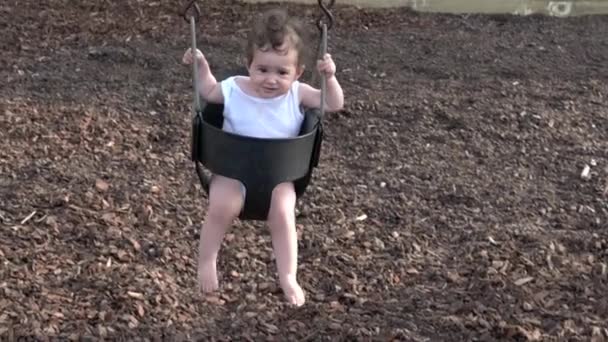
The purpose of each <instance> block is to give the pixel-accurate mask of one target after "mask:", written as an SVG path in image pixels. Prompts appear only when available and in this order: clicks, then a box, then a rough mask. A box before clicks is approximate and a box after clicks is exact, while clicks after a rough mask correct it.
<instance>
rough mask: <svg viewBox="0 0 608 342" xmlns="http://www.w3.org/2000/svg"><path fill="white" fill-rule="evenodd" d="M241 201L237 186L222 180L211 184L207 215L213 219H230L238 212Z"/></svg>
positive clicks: (241, 197) (240, 207)
mask: <svg viewBox="0 0 608 342" xmlns="http://www.w3.org/2000/svg"><path fill="white" fill-rule="evenodd" d="M243 202H244V201H243V194H242V192H241V191H240V188H239V187H238V186H234V184H230V183H224V182H222V183H216V184H213V188H212V191H211V193H210V196H209V208H208V212H207V215H208V217H209V218H212V219H215V220H222V221H232V220H234V219H235V218H236V217H237V216H238V215H239V214H240V212H241V209H242V207H243Z"/></svg>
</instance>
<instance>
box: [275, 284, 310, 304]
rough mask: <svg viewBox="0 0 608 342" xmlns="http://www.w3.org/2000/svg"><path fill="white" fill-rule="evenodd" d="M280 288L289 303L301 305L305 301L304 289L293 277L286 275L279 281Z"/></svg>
mask: <svg viewBox="0 0 608 342" xmlns="http://www.w3.org/2000/svg"><path fill="white" fill-rule="evenodd" d="M281 288H282V289H283V293H284V294H285V298H286V299H287V302H288V303H289V304H291V305H295V306H302V305H304V302H305V301H306V299H305V297H304V291H302V288H301V287H300V285H299V284H298V282H297V281H296V279H295V277H286V278H285V279H283V280H282V281H281Z"/></svg>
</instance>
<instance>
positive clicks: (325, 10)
mask: <svg viewBox="0 0 608 342" xmlns="http://www.w3.org/2000/svg"><path fill="white" fill-rule="evenodd" d="M335 2H336V0H329V4H327V5H326V4H325V1H324V0H319V7H321V11H323V13H324V14H325V16H326V17H327V20H328V23H327V29H328V30H329V29H331V27H332V26H333V24H334V16H333V14H331V11H330V10H331V8H332V7H333V6H334V3H335ZM323 25H324V23H323V16H321V17H319V20H318V21H317V27H318V28H319V30H320V31H322V30H323Z"/></svg>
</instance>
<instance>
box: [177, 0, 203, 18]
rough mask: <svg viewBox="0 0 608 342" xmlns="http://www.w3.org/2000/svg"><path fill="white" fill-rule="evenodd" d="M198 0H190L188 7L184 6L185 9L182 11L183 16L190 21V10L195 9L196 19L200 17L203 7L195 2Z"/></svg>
mask: <svg viewBox="0 0 608 342" xmlns="http://www.w3.org/2000/svg"><path fill="white" fill-rule="evenodd" d="M195 2H196V0H190V2H189V3H188V4H187V5H186V7H184V9H183V11H182V12H181V15H182V17H183V18H184V20H185V21H186V22H187V23H189V22H190V19H189V18H188V11H190V10H193V11H194V15H193V17H194V19H195V20H196V21H198V19H199V18H200V16H201V9H200V7H198V4H196V3H195Z"/></svg>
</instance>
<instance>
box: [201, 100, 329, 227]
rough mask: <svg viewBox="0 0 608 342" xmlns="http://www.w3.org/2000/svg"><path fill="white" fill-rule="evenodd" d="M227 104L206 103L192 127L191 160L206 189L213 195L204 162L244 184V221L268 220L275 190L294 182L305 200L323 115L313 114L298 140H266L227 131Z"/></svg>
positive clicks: (308, 115) (308, 114) (309, 113)
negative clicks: (280, 185) (281, 185)
mask: <svg viewBox="0 0 608 342" xmlns="http://www.w3.org/2000/svg"><path fill="white" fill-rule="evenodd" d="M223 110H224V106H223V105H222V104H211V103H208V104H206V105H205V106H204V107H203V109H202V111H200V112H197V113H196V114H195V116H194V120H193V123H192V160H193V161H194V162H195V165H196V167H197V173H198V176H199V179H200V181H201V185H202V186H203V189H204V190H205V192H206V193H207V194H209V178H208V177H206V176H205V175H204V173H203V172H202V170H201V169H200V166H199V163H200V164H202V165H204V166H205V167H206V168H207V169H208V170H209V171H210V172H211V173H213V174H218V175H222V176H225V177H230V178H234V179H237V180H239V181H241V182H242V183H243V184H244V186H245V188H246V196H245V204H244V206H243V209H242V211H241V214H240V215H239V218H240V219H242V220H266V219H267V217H268V212H269V210H270V201H271V197H272V190H273V189H274V187H275V186H276V185H278V184H280V183H283V182H289V181H291V182H293V183H294V187H295V191H296V196H297V197H298V198H299V197H301V196H302V195H303V194H304V192H305V190H306V187H307V186H308V183H309V182H310V179H311V175H312V170H313V168H315V167H316V166H317V165H318V162H319V154H320V150H321V142H322V140H323V127H322V124H321V119H320V116H319V112H318V111H316V110H308V111H306V112H305V119H304V122H303V124H302V128H301V130H300V134H299V136H297V137H295V138H286V139H262V138H254V137H246V136H241V135H237V134H232V133H228V132H225V131H223V130H222V125H223V122H224V116H223Z"/></svg>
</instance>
